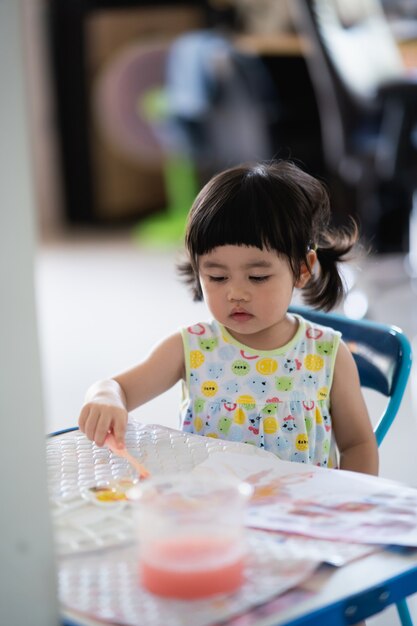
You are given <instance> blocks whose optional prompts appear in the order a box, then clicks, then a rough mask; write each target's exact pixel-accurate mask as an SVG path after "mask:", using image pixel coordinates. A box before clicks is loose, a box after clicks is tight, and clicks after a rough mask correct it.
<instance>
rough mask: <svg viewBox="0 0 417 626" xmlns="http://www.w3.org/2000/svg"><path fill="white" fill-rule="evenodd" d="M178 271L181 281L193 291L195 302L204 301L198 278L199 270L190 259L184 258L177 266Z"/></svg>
mask: <svg viewBox="0 0 417 626" xmlns="http://www.w3.org/2000/svg"><path fill="white" fill-rule="evenodd" d="M176 270H177V273H178V275H179V276H180V278H181V280H182V282H183V283H185V285H187V287H188V288H189V289H190V291H191V295H192V298H193V301H194V302H201V301H202V300H203V292H202V290H201V285H200V281H199V278H198V269H197V268H196V267H195V266H194V265H193V263H192V262H191V260H190V259H189V258H183V259H182V260H180V261H178V262H177V264H176Z"/></svg>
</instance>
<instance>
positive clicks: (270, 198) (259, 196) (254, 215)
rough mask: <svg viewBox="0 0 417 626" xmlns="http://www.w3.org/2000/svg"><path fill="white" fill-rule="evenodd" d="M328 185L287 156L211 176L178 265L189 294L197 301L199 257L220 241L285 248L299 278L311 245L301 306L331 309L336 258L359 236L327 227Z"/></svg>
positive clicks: (336, 289)
mask: <svg viewBox="0 0 417 626" xmlns="http://www.w3.org/2000/svg"><path fill="white" fill-rule="evenodd" d="M330 218H331V212H330V201H329V196H328V193H327V190H326V187H325V186H324V185H323V184H322V183H321V182H320V181H319V180H317V179H316V178H314V177H313V176H310V175H309V174H307V173H306V172H304V171H303V170H301V169H300V168H299V167H298V166H296V165H295V164H294V163H291V162H289V161H271V162H269V161H268V162H260V163H254V164H243V165H239V166H236V167H233V168H230V169H228V170H225V171H224V172H221V173H220V174H217V175H216V176H214V177H213V178H212V179H211V180H210V181H209V182H208V183H207V184H206V185H205V186H204V187H203V189H202V190H201V191H200V193H199V194H198V196H197V197H196V199H195V201H194V203H193V205H192V207H191V210H190V214H189V216H188V222H187V228H186V235H185V248H186V253H187V257H188V258H187V260H186V261H185V262H184V263H182V264H181V265H179V266H178V269H179V271H180V273H181V274H182V275H183V276H184V277H185V280H186V282H187V283H188V284H189V285H190V287H191V289H192V292H193V297H194V300H202V298H203V294H202V291H201V286H200V281H199V271H198V259H199V257H200V256H201V255H202V254H205V253H207V252H210V251H211V250H213V249H214V248H216V247H218V246H223V245H242V246H255V247H257V248H260V249H262V248H266V249H267V250H276V252H278V253H280V254H284V255H285V256H286V257H287V258H288V260H289V263H290V267H291V269H292V271H293V273H294V277H295V279H296V280H297V279H298V278H299V277H300V272H301V266H302V264H303V263H305V264H307V266H308V259H307V255H308V252H309V250H311V249H314V250H316V252H317V258H318V262H319V271H318V272H317V273H313V274H312V276H311V278H310V280H309V281H308V283H307V284H306V286H305V287H304V288H303V297H304V300H305V302H306V303H307V304H309V305H311V306H314V307H316V308H321V309H324V310H330V309H331V308H333V307H334V306H335V305H336V304H337V303H338V302H339V301H340V300H341V298H342V297H343V295H344V285H343V281H342V278H341V275H340V273H339V270H338V266H337V263H338V262H340V261H343V260H345V259H346V255H347V253H348V252H349V251H350V250H351V249H352V247H353V246H354V244H355V243H356V242H357V239H358V230H357V227H356V225H355V223H354V222H353V221H352V226H351V227H350V228H344V229H339V230H335V229H333V228H331V227H330Z"/></svg>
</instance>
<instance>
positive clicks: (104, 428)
mask: <svg viewBox="0 0 417 626" xmlns="http://www.w3.org/2000/svg"><path fill="white" fill-rule="evenodd" d="M111 422H112V416H111V413H110V412H108V411H107V412H105V413H102V414H100V416H99V419H98V421H97V422H96V427H95V431H94V435H93V439H94V441H95V442H96V444H97V445H98V446H100V447H101V446H103V445H104V441H105V439H106V437H107V434H108V432H109V430H110V427H111Z"/></svg>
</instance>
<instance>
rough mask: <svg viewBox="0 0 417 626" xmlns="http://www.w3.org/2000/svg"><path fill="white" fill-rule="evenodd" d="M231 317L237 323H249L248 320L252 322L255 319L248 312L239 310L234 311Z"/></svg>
mask: <svg viewBox="0 0 417 626" xmlns="http://www.w3.org/2000/svg"><path fill="white" fill-rule="evenodd" d="M230 317H231V318H232V319H233V320H234V321H235V322H247V321H248V320H251V319H252V318H253V315H252V313H248V312H247V311H243V310H238V311H232V312H231V314H230Z"/></svg>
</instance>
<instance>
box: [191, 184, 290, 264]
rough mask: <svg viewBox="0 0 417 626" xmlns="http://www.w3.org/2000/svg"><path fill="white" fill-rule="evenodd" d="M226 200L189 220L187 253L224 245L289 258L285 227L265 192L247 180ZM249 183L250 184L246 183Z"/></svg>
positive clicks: (204, 252) (197, 254) (198, 252)
mask: <svg viewBox="0 0 417 626" xmlns="http://www.w3.org/2000/svg"><path fill="white" fill-rule="evenodd" d="M245 182H246V183H247V184H241V185H240V186H239V187H238V188H237V189H236V190H235V193H233V194H230V195H229V197H228V198H227V200H226V201H221V202H219V201H218V202H212V203H211V208H210V210H209V211H207V212H206V213H205V214H204V216H202V215H199V212H198V211H197V212H196V214H195V215H194V216H193V218H192V219H191V221H190V223H189V226H188V233H187V247H188V250H189V252H190V254H191V255H192V256H193V257H195V256H200V255H202V254H206V253H207V252H210V251H211V250H213V249H214V248H217V247H219V246H224V245H237V246H253V247H256V248H259V249H262V248H266V249H269V250H276V251H277V252H279V253H282V254H285V255H286V256H290V255H291V249H290V246H289V241H288V237H286V236H285V232H286V227H285V224H283V223H280V222H281V221H282V219H281V217H282V216H281V217H280V211H277V210H276V207H275V206H274V202H273V200H272V199H271V197H270V196H268V194H266V193H265V190H264V189H263V188H262V187H261V186H259V187H258V188H257V189H255V188H254V185H253V184H251V183H253V181H251V180H250V179H249V180H248V179H247V180H246V181H245ZM248 183H249V184H248Z"/></svg>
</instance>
